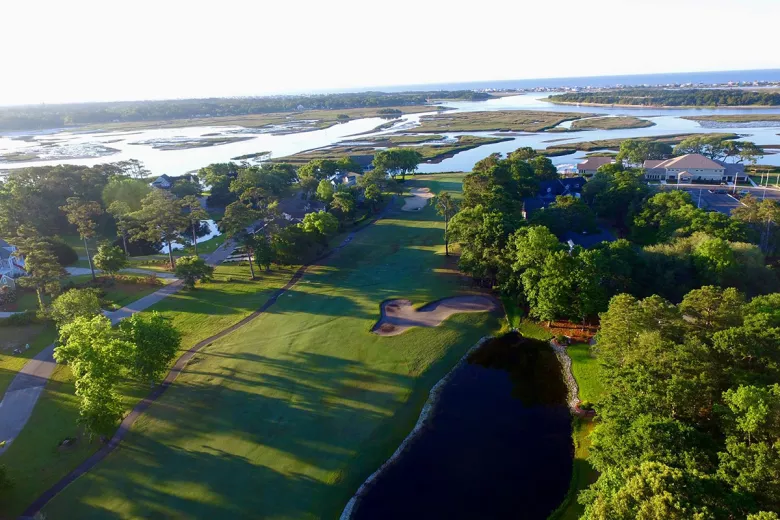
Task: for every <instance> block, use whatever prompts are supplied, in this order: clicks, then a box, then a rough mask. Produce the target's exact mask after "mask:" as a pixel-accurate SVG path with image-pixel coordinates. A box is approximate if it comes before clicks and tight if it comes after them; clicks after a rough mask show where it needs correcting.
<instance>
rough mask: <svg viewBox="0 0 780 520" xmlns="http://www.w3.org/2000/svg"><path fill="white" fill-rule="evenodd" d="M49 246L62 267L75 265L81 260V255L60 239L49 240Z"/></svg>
mask: <svg viewBox="0 0 780 520" xmlns="http://www.w3.org/2000/svg"><path fill="white" fill-rule="evenodd" d="M48 240H49V245H50V247H51V252H52V253H53V254H54V256H56V257H57V262H58V263H59V264H60V265H61V266H63V267H64V266H66V265H71V264H75V263H76V262H78V260H79V255H78V253H76V250H75V249H73V248H72V247H70V246H69V245H68V244H67V243H66V242H65V241H64V240H63V239H61V238H60V237H53V238H49V239H48Z"/></svg>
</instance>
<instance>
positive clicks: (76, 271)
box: [65, 267, 176, 279]
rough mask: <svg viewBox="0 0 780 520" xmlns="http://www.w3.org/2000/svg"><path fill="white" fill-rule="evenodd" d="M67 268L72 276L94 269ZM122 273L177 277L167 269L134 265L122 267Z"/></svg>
mask: <svg viewBox="0 0 780 520" xmlns="http://www.w3.org/2000/svg"><path fill="white" fill-rule="evenodd" d="M65 270H66V271H67V272H68V274H69V275H71V276H80V275H84V274H91V273H92V271H90V270H89V267H66V268H65ZM100 272H101V271H100V269H95V273H100ZM119 272H120V273H133V274H149V275H155V276H157V277H158V278H168V279H172V278H176V275H175V274H173V273H166V272H165V271H151V270H149V269H136V268H134V267H131V268H127V269H122V270H121V271H119Z"/></svg>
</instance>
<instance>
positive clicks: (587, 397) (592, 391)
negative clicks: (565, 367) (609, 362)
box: [566, 343, 604, 403]
mask: <svg viewBox="0 0 780 520" xmlns="http://www.w3.org/2000/svg"><path fill="white" fill-rule="evenodd" d="M566 351H567V352H568V353H569V357H571V370H572V372H573V373H574V379H576V380H577V386H578V387H579V389H580V400H582V401H590V402H591V403H596V402H598V401H599V399H600V398H601V396H602V395H603V394H604V386H603V384H602V381H601V365H599V362H598V360H597V359H596V358H595V357H594V356H592V355H591V353H590V346H589V345H588V344H587V343H574V344H572V345H570V346H569V347H568V348H567V349H566Z"/></svg>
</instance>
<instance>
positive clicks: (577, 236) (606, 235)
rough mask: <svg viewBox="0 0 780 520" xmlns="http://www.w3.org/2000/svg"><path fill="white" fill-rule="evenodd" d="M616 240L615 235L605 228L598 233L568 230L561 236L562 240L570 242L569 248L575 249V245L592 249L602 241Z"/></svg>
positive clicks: (566, 242)
mask: <svg viewBox="0 0 780 520" xmlns="http://www.w3.org/2000/svg"><path fill="white" fill-rule="evenodd" d="M615 240H616V238H615V235H613V234H612V233H610V232H609V231H607V230H606V229H604V228H599V230H598V231H597V232H596V233H575V232H573V231H567V232H566V233H564V234H563V236H562V237H561V242H564V243H565V244H568V246H569V250H572V249H574V246H580V247H583V248H585V249H590V248H591V247H594V246H597V245H599V244H601V243H602V242H614V241H615Z"/></svg>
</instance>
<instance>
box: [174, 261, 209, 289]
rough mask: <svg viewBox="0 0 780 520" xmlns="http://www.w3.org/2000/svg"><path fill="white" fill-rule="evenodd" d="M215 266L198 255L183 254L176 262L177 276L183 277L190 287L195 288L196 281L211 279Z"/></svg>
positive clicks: (186, 285) (185, 283)
mask: <svg viewBox="0 0 780 520" xmlns="http://www.w3.org/2000/svg"><path fill="white" fill-rule="evenodd" d="M213 274H214V268H213V267H212V266H210V265H208V264H207V263H206V261H205V260H203V259H202V258H200V257H197V256H183V257H181V258H179V260H178V261H177V262H176V276H178V277H179V278H181V279H182V281H183V282H184V286H185V287H187V288H188V289H194V288H195V282H197V281H201V282H205V281H208V280H210V279H211V276H212V275H213Z"/></svg>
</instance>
